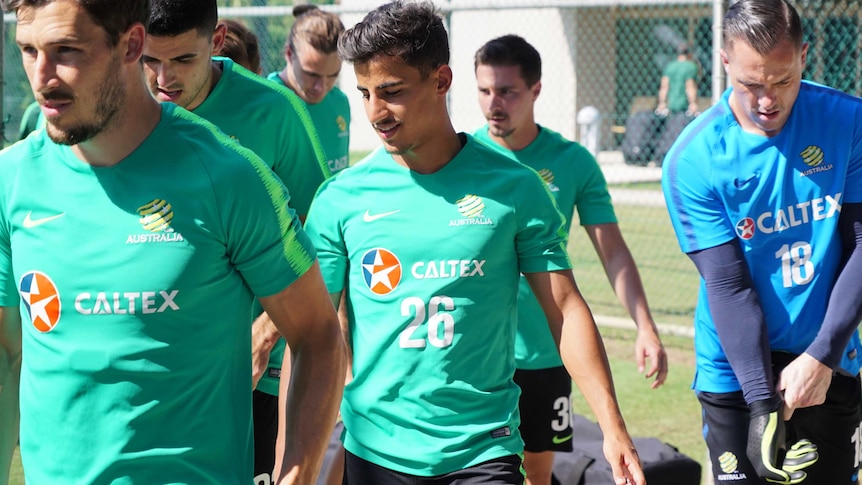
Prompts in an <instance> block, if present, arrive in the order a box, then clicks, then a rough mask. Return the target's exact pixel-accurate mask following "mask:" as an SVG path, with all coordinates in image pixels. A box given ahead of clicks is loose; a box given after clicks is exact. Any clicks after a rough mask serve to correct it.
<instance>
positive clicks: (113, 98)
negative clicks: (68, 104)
mask: <svg viewBox="0 0 862 485" xmlns="http://www.w3.org/2000/svg"><path fill="white" fill-rule="evenodd" d="M96 92H97V93H98V95H99V98H98V101H97V102H96V107H95V110H94V113H93V119H92V120H88V121H82V122H79V123H78V124H76V125H73V126H70V127H68V128H59V127H57V126H56V125H54V124H52V123H51V122H50V120H48V122H47V123H46V131H47V133H48V137H49V138H50V139H51V141H53V142H54V143H58V144H60V145H77V144H78V143H83V142H85V141H87V140H90V139H92V138H93V137H95V136H96V135H98V134H99V133H102V132H103V131H105V128H106V127H107V126H108V124H109V123H111V122H112V121H114V118H116V116H117V113H118V112H119V111H120V107H121V106H122V105H123V103H124V102H125V100H126V88H125V86H124V85H123V83H122V82H121V79H120V59H119V57H116V56H115V57H113V58H112V59H111V63H110V64H109V65H108V67H107V70H106V71H105V77H104V78H103V79H102V81H101V82H100V83H99V87H98V88H97V91H96ZM45 98H46V99H49V98H54V99H70V98H72V96H71V95H69V94H65V93H52V94H51V95H49V96H45Z"/></svg>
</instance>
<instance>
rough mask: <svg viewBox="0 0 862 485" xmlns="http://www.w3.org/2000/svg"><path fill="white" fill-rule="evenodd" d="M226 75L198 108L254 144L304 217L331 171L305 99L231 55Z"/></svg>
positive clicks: (226, 61) (226, 62)
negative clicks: (237, 60) (235, 61)
mask: <svg viewBox="0 0 862 485" xmlns="http://www.w3.org/2000/svg"><path fill="white" fill-rule="evenodd" d="M213 60H214V61H215V62H218V63H221V66H222V75H221V78H219V80H218V83H216V85H215V87H213V90H212V92H210V94H209V96H207V99H205V100H204V102H203V103H201V104H200V105H199V106H198V107H197V108H195V109H194V114H196V115H198V116H201V117H203V118H204V119H206V120H207V121H209V122H211V123H213V124H214V125H216V126H218V127H219V129H221V131H223V132H225V133H226V134H227V135H228V136H230V137H231V138H235V139H237V140H238V141H239V142H240V143H241V144H242V145H243V146H244V147H247V148H250V149H251V150H252V151H253V152H255V153H256V154H258V156H260V158H262V159H263V161H265V162H266V163H267V164H269V166H270V167H272V170H273V171H274V172H275V174H276V175H278V176H279V178H281V181H282V182H284V185H285V186H286V187H287V190H288V191H289V192H290V205H291V207H293V208H294V209H295V210H296V213H297V214H299V216H300V217H302V218H305V216H306V215H307V214H308V207H309V206H310V205H311V199H313V198H314V193H315V192H316V191H317V188H318V187H319V186H320V184H321V183H322V182H323V181H324V180H326V179H327V178H329V176H330V175H332V174H331V173H330V172H329V168H328V166H327V165H326V159H325V158H324V152H323V148H322V146H321V144H320V139H319V137H318V136H317V130H316V129H315V128H314V124H313V123H312V121H311V117H310V116H309V114H308V110H306V109H305V103H304V102H303V101H302V99H300V97H299V96H297V95H296V94H294V92H293V91H291V90H289V89H285V88H280V87H277V86H276V85H273V83H271V82H269V81H267V80H266V79H263V78H262V77H260V76H258V75H256V74H254V73H252V72H251V71H248V70H247V69H244V68H242V67H241V66H239V65H237V64H236V63H234V62H233V61H232V60H230V59H228V58H227V57H216V58H214V59H213Z"/></svg>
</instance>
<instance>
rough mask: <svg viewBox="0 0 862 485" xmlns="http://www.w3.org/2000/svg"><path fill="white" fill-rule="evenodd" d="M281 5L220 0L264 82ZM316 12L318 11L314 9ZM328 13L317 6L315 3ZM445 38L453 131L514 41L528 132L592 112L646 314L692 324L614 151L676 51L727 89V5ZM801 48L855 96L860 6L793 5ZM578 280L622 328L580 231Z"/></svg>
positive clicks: (347, 85) (660, 239)
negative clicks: (501, 50)
mask: <svg viewBox="0 0 862 485" xmlns="http://www.w3.org/2000/svg"><path fill="white" fill-rule="evenodd" d="M286 3H287V0H269V1H267V0H219V5H220V8H221V14H222V16H223V17H231V18H240V19H242V20H243V21H244V22H245V23H246V24H247V25H248V26H249V27H251V28H252V30H253V31H254V32H256V34H257V35H258V37H259V40H260V47H261V58H262V64H263V70H264V72H265V73H267V72H271V71H275V70H280V69H281V68H282V67H283V62H284V61H283V56H282V47H283V43H284V39H285V36H286V34H287V32H288V30H289V28H290V25H291V23H292V21H293V18H292V17H291V15H290V10H291V9H290V6H288V5H284V4H286ZM315 3H321V2H315ZM324 3H325V2H324ZM437 4H438V6H439V7H440V8H441V10H442V11H443V12H444V13H445V15H446V17H447V23H448V27H449V31H450V39H451V50H452V59H451V65H452V68H453V71H454V73H455V82H454V86H453V88H452V90H451V93H450V99H449V101H450V103H449V104H450V112H451V114H452V119H453V122H454V124H455V126H456V128H457V129H459V130H463V131H473V130H474V129H476V128H477V127H479V126H481V125H482V124H483V122H484V120H483V118H482V115H481V113H480V111H479V108H478V104H477V101H476V85H475V81H474V77H473V53H474V52H475V51H476V49H478V48H479V46H481V45H482V44H483V43H484V42H486V41H487V40H489V39H491V38H493V37H496V36H499V35H503V34H507V33H516V34H519V35H521V36H523V37H524V38H526V39H527V40H528V41H529V42H530V43H532V44H533V45H534V46H536V48H537V49H538V50H539V52H540V53H541V54H542V57H543V65H544V75H543V79H542V84H543V86H542V92H541V95H540V97H539V100H538V102H537V105H536V117H537V121H538V122H539V123H540V124H542V125H545V126H548V127H549V128H551V129H554V130H556V131H559V132H561V133H563V134H564V135H565V136H567V137H569V138H572V139H579V138H580V137H581V131H580V127H579V126H578V124H577V122H576V120H577V115H578V112H579V111H580V110H581V109H583V108H585V107H587V106H592V107H595V108H596V109H597V112H598V125H597V131H596V134H597V140H596V145H595V148H596V150H597V157H598V159H599V161H600V163H601V164H602V167H603V168H604V169H605V173H606V175H607V178H608V180H609V183H610V184H611V189H612V193H613V195H614V198H615V203H616V206H617V210H618V216H619V218H620V223H621V226H622V229H623V232H624V234H625V237H626V239H627V241H628V243H629V245H630V247H631V248H632V251H633V253H634V255H635V258H636V259H637V261H638V264H639V267H640V269H641V273H642V277H643V279H644V282H645V285H646V289H647V294H648V296H649V298H650V302H651V306H652V307H653V311H654V313H655V314H656V319H657V320H658V321H660V322H668V323H677V324H683V325H686V324H690V320H691V315H692V314H693V306H694V300H695V292H696V289H695V288H696V282H697V278H696V275H695V273H694V270H693V267H692V265H691V264H690V263H689V262H688V261H687V259H686V258H685V257H684V256H683V255H682V254H680V253H679V250H678V248H677V245H676V242H675V239H674V237H673V234H672V230H671V227H670V224H669V221H668V219H667V215H666V213H665V210H664V208H663V205H662V199H661V195H660V191H659V189H658V180H659V177H660V169H658V168H657V167H654V166H646V167H639V166H632V165H627V164H626V163H625V162H624V157H623V156H622V155H621V148H622V145H623V143H624V141H625V138H626V137H627V136H629V133H627V132H628V131H629V130H627V128H626V125H627V122H628V121H629V118H630V117H631V116H632V114H633V113H636V112H638V111H647V112H648V111H651V110H652V109H653V108H654V107H655V105H656V97H657V93H658V90H659V82H660V79H661V76H662V71H663V69H664V67H665V66H666V65H667V64H668V63H669V62H670V61H672V60H673V59H675V58H676V56H677V51H676V49H677V47H678V46H679V45H680V44H681V43H686V44H688V45H689V46H690V54H691V59H692V60H693V61H694V62H695V63H696V64H697V66H698V71H697V89H698V97H699V100H698V101H699V104H700V105H701V107H702V108H705V107H707V106H709V104H711V102H712V101H713V100H714V99H716V98H717V96H719V95H720V93H721V91H722V89H723V85H724V80H723V69H722V67H721V65H720V59H719V57H718V55H717V53H718V51H717V49H718V45H717V43H716V42H717V40H716V39H717V37H716V34H717V33H718V32H719V30H718V29H719V26H718V24H717V23H716V22H715V19H716V18H717V17H718V18H720V15H721V14H722V13H723V10H724V8H725V7H726V0H725V1H721V0H688V1H684V0H665V1H662V0H653V1H649V0H494V1H492V0H449V1H442V0H440V1H438V2H437ZM376 5H377V3H375V2H373V1H372V2H370V3H369V2H367V1H364V0H363V1H359V0H343V1H342V2H341V3H340V4H338V5H322V8H324V9H327V10H331V11H334V12H336V13H339V14H340V15H341V16H342V19H343V20H344V22H345V25H348V26H349V25H352V24H353V23H355V22H356V21H358V20H360V19H361V18H362V16H363V15H364V14H365V12H367V11H368V10H370V9H372V8H374V7H375V6H376ZM795 5H796V6H797V8H798V9H799V11H800V13H801V14H802V16H803V18H804V29H805V37H806V40H807V41H808V42H809V43H810V49H809V51H808V62H807V67H806V70H805V77H806V78H808V79H812V80H815V81H818V82H822V83H824V84H828V85H831V86H835V87H837V88H839V89H842V90H844V91H846V92H848V93H851V94H854V95H857V96H858V95H860V94H862V84H860V74H862V73H860V69H862V64H860V62H859V61H860V59H862V56H860V49H862V7H860V2H858V0H797V1H796V3H795ZM5 27H6V34H5V52H4V60H5V74H4V78H5V84H4V92H3V94H4V97H3V100H4V103H3V110H4V113H5V116H4V119H5V131H4V134H5V139H6V141H14V140H15V139H16V136H17V127H18V122H19V120H20V117H21V114H22V113H23V111H24V109H25V107H26V106H27V105H28V104H29V103H30V102H31V101H32V94H31V93H30V90H29V86H28V84H27V80H26V77H25V75H24V73H23V71H22V68H21V57H20V53H19V52H18V49H17V47H16V45H15V42H14V39H15V36H14V34H15V25H14V18H13V17H11V16H9V15H7V16H6V22H5ZM341 86H342V89H343V90H344V91H345V92H346V93H348V96H349V98H350V100H351V103H352V106H353V111H354V112H353V123H352V125H351V145H352V149H353V150H355V151H357V152H362V151H367V150H369V149H371V148H373V147H375V146H377V144H378V141H377V138H376V136H375V135H374V133H373V132H372V131H371V130H370V128H369V125H368V123H367V121H366V118H365V115H364V112H363V111H362V103H361V98H360V97H359V95H358V94H357V93H356V90H355V88H354V86H355V78H354V77H353V73H352V69H351V68H350V66H345V69H344V70H343V71H342V79H341ZM571 248H572V254H573V258H574V262H575V265H576V268H575V271H576V276H577V278H578V280H579V283H580V285H581V287H582V289H583V290H584V292H585V294H586V296H587V298H588V301H589V302H590V303H591V305H592V306H593V309H594V311H596V313H601V314H607V315H616V316H622V310H621V309H620V307H619V304H618V303H617V302H616V299H615V297H614V296H613V294H612V293H611V291H610V289H609V285H608V284H607V281H606V279H605V277H604V274H603V272H602V270H601V266H600V265H599V264H598V261H597V259H596V258H595V255H594V252H593V251H592V249H591V247H590V243H589V241H588V239H586V238H585V237H584V236H583V235H582V231H577V230H576V231H574V232H573V239H572V242H571Z"/></svg>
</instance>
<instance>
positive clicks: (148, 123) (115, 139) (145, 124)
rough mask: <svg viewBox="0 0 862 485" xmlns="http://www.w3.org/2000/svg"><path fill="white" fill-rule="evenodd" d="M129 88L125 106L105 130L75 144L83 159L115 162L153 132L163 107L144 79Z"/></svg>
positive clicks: (102, 163)
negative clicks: (132, 87)
mask: <svg viewBox="0 0 862 485" xmlns="http://www.w3.org/2000/svg"><path fill="white" fill-rule="evenodd" d="M138 84H139V86H136V87H135V89H130V90H129V91H128V96H127V98H126V99H125V102H124V103H123V107H122V108H120V110H119V111H118V112H117V114H116V115H115V116H114V119H113V120H111V123H110V125H109V126H108V127H106V128H105V130H104V131H102V132H101V133H99V134H98V135H96V136H94V137H93V138H91V139H90V140H87V141H85V142H82V143H78V144H76V145H73V146H72V152H73V153H74V154H75V156H77V157H78V158H79V159H81V161H83V162H86V163H88V164H90V165H93V166H97V167H110V166H113V165H116V164H118V163H120V162H121V161H123V159H125V158H126V157H128V156H129V155H130V154H131V153H132V152H134V151H135V150H136V149H137V148H138V146H140V144H141V143H143V141H144V140H145V139H146V138H147V137H148V136H149V135H150V133H152V131H153V129H154V128H155V127H156V124H158V122H159V120H160V119H161V116H162V108H161V105H160V104H159V102H158V101H156V100H155V99H154V98H153V96H152V95H151V94H150V92H149V89H148V88H147V86H146V85H145V84H144V83H143V80H141V82H140V83H138Z"/></svg>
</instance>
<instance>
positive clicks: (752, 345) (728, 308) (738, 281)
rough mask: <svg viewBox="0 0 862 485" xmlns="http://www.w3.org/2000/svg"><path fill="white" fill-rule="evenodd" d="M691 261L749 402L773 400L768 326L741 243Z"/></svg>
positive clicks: (697, 255) (705, 252) (708, 251)
mask: <svg viewBox="0 0 862 485" xmlns="http://www.w3.org/2000/svg"><path fill="white" fill-rule="evenodd" d="M688 256H689V258H691V260H692V261H693V262H694V265H695V266H696V267H697V270H698V271H699V272H700V276H701V277H702V278H703V280H704V282H705V283H706V294H707V301H708V303H709V311H710V313H712V319H713V321H714V322H715V330H716V332H717V333H718V339H719V341H720V342H721V347H722V348H723V349H724V352H725V354H726V355H727V360H728V362H729V363H730V367H731V368H733V373H734V374H735V375H736V378H737V379H738V380H739V383H740V385H741V386H742V393H743V396H744V397H745V402H746V403H748V404H749V405H751V404H752V403H754V402H756V401H760V400H765V399H769V398H772V397H774V395H775V389H774V387H773V384H772V383H773V380H772V370H771V357H770V355H769V352H770V350H769V335H768V333H767V331H766V321H765V318H764V316H763V309H762V308H761V307H760V300H759V299H758V297H757V292H756V291H755V290H754V282H753V281H752V280H751V274H750V273H749V270H748V264H746V262H745V257H744V256H743V254H742V248H741V247H740V246H739V243H738V242H737V241H736V240H735V239H734V240H731V241H729V242H726V243H724V244H721V245H718V246H716V247H712V248H709V249H704V250H701V251H693V252H691V253H688Z"/></svg>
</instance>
